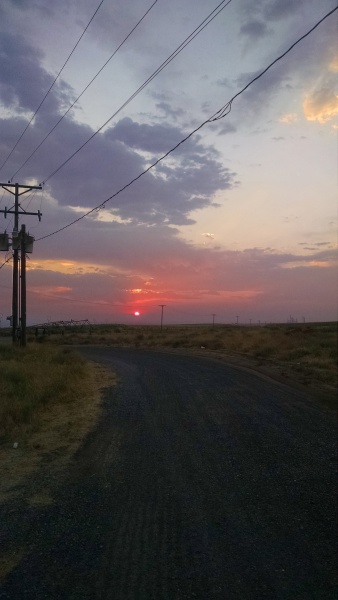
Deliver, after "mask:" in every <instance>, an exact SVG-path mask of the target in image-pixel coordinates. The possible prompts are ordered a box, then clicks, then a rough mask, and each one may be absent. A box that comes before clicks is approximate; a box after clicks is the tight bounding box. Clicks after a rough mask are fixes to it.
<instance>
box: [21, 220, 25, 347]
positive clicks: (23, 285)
mask: <svg viewBox="0 0 338 600" xmlns="http://www.w3.org/2000/svg"><path fill="white" fill-rule="evenodd" d="M20 239H21V338H20V339H21V346H23V348H25V347H26V225H21V232H20Z"/></svg>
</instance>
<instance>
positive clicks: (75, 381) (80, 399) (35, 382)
mask: <svg viewBox="0 0 338 600" xmlns="http://www.w3.org/2000/svg"><path fill="white" fill-rule="evenodd" d="M113 383H114V377H113V375H111V374H108V373H107V372H106V371H105V370H104V369H103V368H101V367H100V366H98V365H94V364H92V363H88V362H86V361H85V360H84V359H83V358H82V357H81V356H80V354H77V353H76V352H74V351H73V349H71V348H69V347H67V348H61V347H59V346H54V345H51V344H43V345H41V344H36V343H34V344H29V345H28V347H27V348H26V349H20V348H17V347H15V348H13V347H12V345H11V344H10V343H3V340H2V343H0V503H1V502H5V501H6V500H7V499H8V498H9V497H14V496H15V495H21V493H22V489H23V487H22V486H23V485H26V483H27V482H29V481H30V480H31V479H32V477H34V474H35V473H36V471H37V469H38V468H41V467H43V468H44V469H45V471H46V473H47V474H46V473H45V476H44V478H42V483H43V481H44V487H43V490H44V491H42V492H40V491H38V487H36V486H35V490H36V493H35V494H34V495H33V496H31V497H30V500H29V502H30V503H31V504H34V503H42V504H48V503H49V501H50V497H49V495H48V492H47V491H46V489H47V488H46V480H47V479H48V472H49V471H51V473H52V480H53V481H54V478H55V477H56V475H57V473H60V472H62V469H63V468H64V466H65V465H66V464H67V462H68V461H69V459H70V458H71V456H73V455H74V453H75V452H76V450H77V449H78V448H79V446H80V445H81V443H82V441H83V439H84V437H85V436H86V435H87V433H88V432H89V431H90V430H91V429H92V427H93V425H94V424H95V422H96V421H97V419H98V417H99V414H100V406H101V399H102V394H101V390H102V388H104V387H107V386H108V385H112V384H113ZM25 482H26V483H25ZM0 571H1V568H0Z"/></svg>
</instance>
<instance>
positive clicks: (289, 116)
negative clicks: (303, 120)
mask: <svg viewBox="0 0 338 600" xmlns="http://www.w3.org/2000/svg"><path fill="white" fill-rule="evenodd" d="M298 120H299V117H298V115H297V114H296V113H286V114H284V115H282V116H281V117H279V119H278V121H279V122H280V123H285V124H286V125H291V124H292V123H297V121H298Z"/></svg>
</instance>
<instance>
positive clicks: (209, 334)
mask: <svg viewBox="0 0 338 600" xmlns="http://www.w3.org/2000/svg"><path fill="white" fill-rule="evenodd" d="M49 333H50V335H45V336H40V338H39V339H40V341H41V342H42V343H46V340H50V341H51V342H54V343H56V344H60V343H61V344H63V345H70V344H71V345H73V344H104V345H111V346H122V347H134V348H159V349H160V348H162V349H169V348H173V349H189V350H201V351H204V352H205V353H207V352H209V353H210V352H211V353H212V354H213V355H218V356H226V357H229V356H232V357H234V358H236V357H237V358H246V359H250V360H251V361H253V362H254V364H255V365H261V366H272V365H279V366H280V371H281V373H284V374H285V375H289V376H292V377H293V378H296V379H297V381H298V382H299V383H301V384H303V385H308V386H314V387H319V388H322V389H327V390H328V391H329V390H331V391H334V390H336V388H337V323H336V322H333V323H311V324H288V325H265V326H261V327H258V326H252V327H245V326H236V325H215V326H214V327H213V326H212V325H175V326H174V325H173V326H164V327H163V329H162V330H161V328H160V327H159V326H142V325H139V326H127V325H89V326H86V327H82V328H81V327H78V328H76V327H73V328H69V329H68V330H64V331H63V332H62V333H60V331H58V330H54V331H53V330H51V331H50V332H49ZM31 339H32V340H33V339H34V337H33V336H31Z"/></svg>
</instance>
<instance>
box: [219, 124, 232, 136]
mask: <svg viewBox="0 0 338 600" xmlns="http://www.w3.org/2000/svg"><path fill="white" fill-rule="evenodd" d="M236 131H237V128H236V127H235V125H233V124H232V123H224V125H222V126H221V127H220V129H219V131H218V134H217V135H227V134H228V133H235V132H236Z"/></svg>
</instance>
